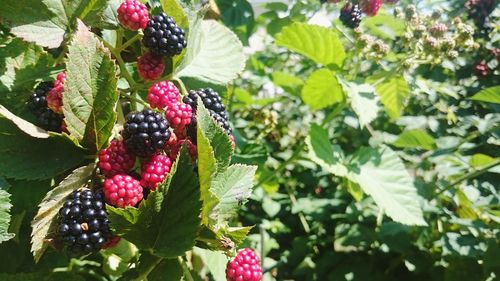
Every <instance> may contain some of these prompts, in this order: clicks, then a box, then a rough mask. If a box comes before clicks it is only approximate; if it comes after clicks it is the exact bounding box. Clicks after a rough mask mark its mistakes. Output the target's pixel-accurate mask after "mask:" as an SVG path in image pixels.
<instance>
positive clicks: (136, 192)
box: [103, 174, 143, 208]
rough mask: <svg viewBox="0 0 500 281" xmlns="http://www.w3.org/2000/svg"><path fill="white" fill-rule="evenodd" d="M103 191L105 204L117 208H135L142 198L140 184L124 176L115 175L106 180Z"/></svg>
mask: <svg viewBox="0 0 500 281" xmlns="http://www.w3.org/2000/svg"><path fill="white" fill-rule="evenodd" d="M103 191H104V198H105V199H106V202H107V203H108V204H110V205H113V206H116V207H119V208H125V207H126V206H135V205H137V203H139V201H141V200H142V196H143V195H142V186H141V184H140V182H139V181H138V180H136V179H134V178H132V177H131V176H129V175H126V174H117V175H114V176H113V177H111V178H108V179H106V180H105V181H104V187H103Z"/></svg>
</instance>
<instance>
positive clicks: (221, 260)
mask: <svg viewBox="0 0 500 281" xmlns="http://www.w3.org/2000/svg"><path fill="white" fill-rule="evenodd" d="M193 252H194V254H195V255H197V256H199V257H200V258H201V260H202V261H203V264H205V265H206V266H207V268H208V270H209V271H210V274H211V275H212V276H213V278H214V280H215V281H226V280H227V279H226V264H227V262H228V259H227V257H226V255H224V254H223V253H222V252H218V251H210V250H205V249H201V248H196V247H195V248H194V250H193Z"/></svg>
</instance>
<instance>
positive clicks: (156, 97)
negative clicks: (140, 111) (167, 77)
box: [146, 81, 180, 109]
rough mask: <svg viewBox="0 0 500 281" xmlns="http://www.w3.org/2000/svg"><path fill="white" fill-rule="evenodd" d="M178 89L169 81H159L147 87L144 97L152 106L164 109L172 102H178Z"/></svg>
mask: <svg viewBox="0 0 500 281" xmlns="http://www.w3.org/2000/svg"><path fill="white" fill-rule="evenodd" d="M179 96H180V93H179V89H177V87H176V86H175V85H174V83H172V82H170V81H161V82H158V83H155V84H153V86H151V88H149V92H148V96H147V97H146V99H147V101H148V103H149V105H150V106H151V107H152V108H158V109H164V108H165V107H167V106H169V105H170V104H172V103H178V102H179Z"/></svg>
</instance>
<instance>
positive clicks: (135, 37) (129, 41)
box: [117, 33, 141, 52]
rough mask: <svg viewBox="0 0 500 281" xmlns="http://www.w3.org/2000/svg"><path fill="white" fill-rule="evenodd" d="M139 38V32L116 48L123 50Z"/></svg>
mask: <svg viewBox="0 0 500 281" xmlns="http://www.w3.org/2000/svg"><path fill="white" fill-rule="evenodd" d="M140 38H141V34H140V33H137V34H136V35H135V36H134V37H132V38H130V39H129V40H128V41H127V42H125V43H124V44H123V45H121V47H120V48H117V49H118V51H119V52H121V51H123V50H125V49H127V48H128V46H130V45H132V44H133V43H134V42H135V41H137V40H139V39H140Z"/></svg>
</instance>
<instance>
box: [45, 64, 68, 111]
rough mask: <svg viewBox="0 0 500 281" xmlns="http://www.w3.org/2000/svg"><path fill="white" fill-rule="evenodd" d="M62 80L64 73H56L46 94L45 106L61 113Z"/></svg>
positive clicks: (64, 79)
mask: <svg viewBox="0 0 500 281" xmlns="http://www.w3.org/2000/svg"><path fill="white" fill-rule="evenodd" d="M64 82H66V73H65V72H61V73H59V74H57V77H56V81H54V87H53V88H52V90H50V92H49V93H48V94H47V98H46V99H47V106H48V107H49V108H50V109H51V110H52V111H54V112H56V113H59V114H61V113H62V105H63V92H64Z"/></svg>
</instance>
